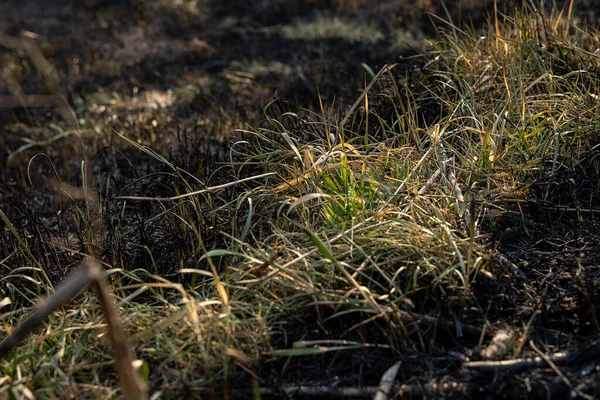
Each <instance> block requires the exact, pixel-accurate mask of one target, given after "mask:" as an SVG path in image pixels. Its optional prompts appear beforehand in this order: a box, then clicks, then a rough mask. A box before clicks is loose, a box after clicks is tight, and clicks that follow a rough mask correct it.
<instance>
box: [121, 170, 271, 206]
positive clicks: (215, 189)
mask: <svg viewBox="0 0 600 400" xmlns="http://www.w3.org/2000/svg"><path fill="white" fill-rule="evenodd" d="M275 174H276V173H275V172H268V173H266V174H261V175H255V176H250V177H248V178H243V179H239V180H237V181H235V182H228V183H224V184H222V185H217V186H210V187H207V188H204V189H202V190H196V191H195V192H189V193H185V194H180V195H179V196H173V197H138V196H117V197H115V198H114V199H115V200H133V201H161V202H167V201H174V200H179V199H185V198H186V197H192V196H196V195H198V194H202V193H210V192H218V191H219V190H223V189H227V188H228V187H231V186H235V185H237V184H239V183H244V182H248V181H253V180H256V179H260V178H266V177H267V176H272V175H275Z"/></svg>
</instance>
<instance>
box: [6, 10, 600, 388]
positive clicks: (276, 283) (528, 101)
mask: <svg viewBox="0 0 600 400" xmlns="http://www.w3.org/2000/svg"><path fill="white" fill-rule="evenodd" d="M521 12H522V13H521ZM521 12H517V13H516V14H515V15H512V16H502V15H500V14H496V15H494V16H493V20H492V21H490V24H489V26H488V28H487V30H485V31H483V32H477V33H474V32H470V31H464V30H462V29H459V28H458V27H456V26H454V25H453V24H452V23H451V22H449V21H443V20H442V21H440V20H438V22H437V23H438V27H439V35H440V39H439V41H438V42H437V43H436V45H435V49H434V50H433V51H432V52H431V53H430V54H428V55H427V56H426V60H427V62H426V64H425V66H424V67H423V69H422V73H421V75H420V76H419V78H417V81H415V82H412V83H413V85H412V87H410V88H409V86H408V85H404V83H403V82H401V81H400V80H399V79H396V80H392V78H393V77H394V76H396V77H398V76H397V75H394V73H395V71H394V70H391V72H389V73H388V70H385V69H384V70H382V72H381V73H380V74H377V76H376V78H375V81H374V84H373V86H372V88H371V89H370V90H368V91H367V90H366V91H365V92H364V93H363V95H362V96H360V98H359V99H358V101H357V107H353V108H352V109H351V110H350V112H349V113H348V114H347V115H345V116H343V119H340V120H339V121H336V120H331V118H329V117H327V118H326V117H324V115H328V114H327V112H325V107H323V110H322V114H321V115H314V114H308V113H304V114H307V115H304V114H302V116H301V115H300V114H301V112H299V113H298V114H291V113H288V114H286V115H281V116H279V117H278V118H277V119H275V118H272V117H266V120H265V123H264V124H263V125H262V127H257V128H254V129H250V128H249V129H247V130H245V131H244V132H243V134H244V137H245V140H244V141H239V142H237V143H234V144H232V147H231V161H230V163H229V164H228V165H225V166H223V168H227V170H228V171H233V172H231V176H230V181H232V182H233V181H237V180H240V179H242V178H244V177H248V176H253V175H259V174H263V173H273V174H272V175H269V176H265V177H263V178H262V179H259V180H257V181H255V182H253V183H252V184H250V183H248V182H245V183H244V184H243V185H235V186H232V187H231V188H228V190H227V191H224V192H215V193H213V192H206V193H201V194H198V195H194V196H187V197H182V198H178V199H176V200H173V201H170V202H161V203H157V204H159V205H156V208H155V210H154V216H153V217H152V219H150V220H148V221H146V223H148V224H165V225H168V226H169V227H170V228H172V230H173V231H176V232H178V234H179V237H181V238H185V240H181V241H180V242H178V243H177V246H178V248H179V249H180V253H179V254H180V259H178V260H173V264H174V265H173V271H174V272H173V273H172V274H171V275H169V276H160V273H159V271H158V269H157V267H156V264H155V263H154V260H155V258H156V257H157V256H160V255H159V254H152V253H151V252H150V250H149V249H147V251H148V252H149V259H150V260H151V261H150V262H149V265H136V266H130V265H119V264H118V263H115V265H113V264H111V263H109V262H106V263H105V267H106V269H107V274H108V275H109V276H110V282H111V283H112V284H113V286H114V288H115V292H116V295H117V299H116V301H117V303H118V305H119V307H120V312H121V315H122V318H123V320H124V322H125V324H126V326H127V328H128V331H129V334H130V335H131V337H130V339H131V342H132V343H133V345H134V347H135V349H136V353H137V355H138V357H139V358H140V359H141V360H143V361H144V362H145V363H147V364H146V365H147V366H148V370H147V373H146V375H147V379H148V381H149V383H150V389H151V391H152V393H160V394H162V395H164V396H166V397H169V396H172V397H176V396H177V395H178V394H181V393H192V394H193V395H198V396H200V395H201V394H202V393H206V392H211V393H213V392H214V391H219V390H223V387H224V385H225V383H226V382H227V381H228V380H229V379H231V378H232V377H233V376H236V374H239V373H241V372H242V371H245V372H247V373H248V375H247V376H253V375H257V374H258V372H257V371H258V370H257V361H258V360H259V359H260V358H261V356H264V355H269V356H270V357H283V356H302V355H310V354H315V353H317V354H320V353H323V352H328V351H341V350H347V348H346V347H348V348H351V349H354V348H360V346H354V345H353V346H341V347H344V349H341V347H340V346H339V342H331V343H330V345H328V344H327V343H325V344H324V343H318V345H315V346H302V345H300V344H302V343H304V342H301V340H302V337H299V336H295V334H296V333H297V331H298V329H297V327H298V326H304V325H307V324H312V325H314V326H319V327H325V328H327V327H329V331H328V332H329V333H330V336H331V337H332V338H334V339H336V340H345V339H346V338H348V337H353V338H356V337H357V335H355V336H353V335H354V334H356V332H360V335H362V336H361V337H363V338H364V340H365V343H363V345H364V344H370V345H374V344H376V345H381V346H386V348H390V349H391V351H399V350H400V349H399V347H398V341H397V339H398V337H402V338H408V339H409V340H415V341H416V340H421V339H420V334H421V331H420V329H421V327H420V325H417V324H414V323H412V322H414V320H412V321H411V320H409V319H408V317H407V315H408V314H407V313H413V312H414V313H422V314H423V315H427V314H428V313H430V312H431V313H433V312H434V311H433V310H432V309H431V308H427V307H425V306H424V305H421V304H416V305H415V303H414V302H415V300H418V301H422V302H425V301H430V300H431V299H433V300H434V301H439V299H441V298H442V296H445V297H444V298H448V296H449V295H453V296H459V297H460V296H462V297H468V296H469V295H470V290H471V287H472V284H473V282H474V281H476V280H477V279H480V278H481V274H482V272H484V273H485V274H486V276H493V275H494V274H495V273H496V271H495V265H494V264H493V263H492V262H491V259H492V257H491V256H492V253H493V250H492V249H491V248H490V247H489V246H488V243H487V241H486V240H487V233H486V232H485V231H482V229H481V226H482V224H483V222H486V221H488V222H489V220H490V219H492V216H491V214H492V211H493V212H502V211H504V210H512V209H514V207H515V204H517V207H518V202H519V201H520V200H521V198H522V197H523V192H524V191H529V190H533V188H532V186H533V185H532V184H533V183H534V182H538V186H537V189H536V190H538V191H540V192H539V194H541V195H543V194H544V193H547V190H549V189H548V188H547V187H546V186H544V185H539V184H540V183H544V182H548V181H559V180H561V179H566V177H568V176H569V173H570V172H571V171H574V170H576V169H578V168H588V167H591V168H596V171H597V170H598V169H597V164H594V163H597V161H595V159H596V158H595V157H590V154H591V153H590V152H592V151H593V149H596V148H597V139H596V137H597V131H598V128H599V124H598V118H597V116H598V106H599V105H600V100H599V98H598V95H599V94H598V89H599V79H598V63H599V61H600V56H599V55H598V48H597V33H596V32H594V31H591V32H588V31H585V30H583V29H580V28H578V27H577V26H576V25H575V24H574V23H573V21H568V20H565V18H566V16H565V15H564V14H560V15H559V14H558V13H555V14H553V15H546V16H545V17H544V19H542V18H541V16H540V15H538V14H532V13H531V11H527V10H525V11H521ZM294 32H296V33H295V34H298V32H297V28H296V27H295V28H294ZM328 32H329V31H325V33H323V35H328V34H329V33H328ZM371 39H373V40H376V39H377V36H376V35H375V36H372V37H371ZM390 93H391V95H390ZM380 95H381V96H384V95H385V96H386V98H388V99H390V101H391V102H392V109H393V111H394V112H393V113H391V115H393V118H391V120H383V119H381V118H382V117H380V116H379V114H378V110H377V109H376V108H374V106H372V105H370V104H371V103H374V102H375V100H376V99H377V97H378V96H380ZM265 115H266V116H267V115H270V109H269V108H268V107H267V108H266V109H265ZM375 121H377V123H378V124H375V123H374V122H375ZM121 138H122V139H124V140H125V141H126V142H127V143H128V144H129V145H130V146H131V147H132V148H134V149H136V151H140V152H143V153H145V154H146V155H147V156H148V157H151V158H152V159H154V160H155V161H157V162H160V163H161V164H162V165H163V166H164V167H165V170H166V171H167V172H166V173H165V174H169V177H170V178H171V179H172V183H173V186H174V187H176V194H175V196H177V195H184V196H185V195H186V193H191V192H194V191H197V190H198V189H197V188H198V187H200V188H202V187H203V185H205V182H200V181H199V180H198V179H197V178H196V177H195V176H194V175H193V174H192V173H191V172H189V171H185V170H184V169H182V168H180V167H178V166H177V165H175V164H174V163H173V162H171V161H168V160H167V158H166V157H164V156H163V155H161V153H160V149H158V148H155V149H150V148H148V147H145V146H142V145H140V144H139V143H137V142H135V141H133V140H130V139H128V138H127V134H126V132H124V133H123V135H121ZM594 146H596V147H594ZM82 175H83V176H82V181H83V182H85V179H83V178H85V170H83V169H82ZM83 190H84V191H86V190H89V187H86V186H85V184H84V185H83ZM545 191H546V192H545ZM139 195H140V196H144V195H145V194H144V193H140V194H139ZM102 201H105V202H110V201H115V202H116V205H117V206H118V207H119V209H120V212H121V213H125V212H128V211H129V210H130V208H128V207H132V206H131V204H132V203H131V201H133V200H118V199H117V200H114V199H103V200H102ZM590 202H591V200H590ZM81 204H82V205H81V206H80V207H79V208H77V213H76V219H77V222H78V226H80V227H81V232H80V235H79V236H80V239H79V240H80V243H81V244H82V249H81V253H82V254H83V253H87V254H89V253H92V251H91V249H90V248H89V247H90V246H92V245H93V246H99V247H104V248H109V247H110V246H111V243H110V241H109V240H108V239H107V234H106V233H105V231H103V229H105V228H104V227H102V226H101V225H99V224H98V222H97V221H96V220H95V219H94V218H97V217H93V215H94V213H93V212H92V211H91V210H90V208H89V207H90V206H94V207H98V206H99V205H98V204H97V203H94V204H91V203H89V202H84V203H81ZM100 209H103V210H106V209H107V208H106V207H100ZM0 217H2V219H3V222H4V225H5V226H6V227H7V229H6V230H7V232H8V233H7V235H11V237H12V238H13V240H14V242H15V243H16V244H17V245H18V247H16V248H15V253H13V254H15V257H16V255H20V257H19V258H18V260H19V262H18V263H15V262H13V261H12V260H11V257H9V258H7V259H5V260H0V267H1V268H2V269H3V270H4V272H3V274H4V275H3V278H2V279H3V282H5V285H3V286H2V292H1V294H2V296H3V297H7V298H9V299H11V300H12V302H13V303H16V304H20V305H26V306H30V305H32V304H33V303H34V302H35V301H36V299H37V298H38V297H39V296H40V295H42V294H43V293H44V292H47V291H51V290H52V287H51V284H50V281H51V280H50V279H48V278H47V276H45V272H44V271H45V270H46V268H48V266H47V265H46V261H45V260H38V259H36V258H35V256H34V255H33V254H31V252H29V251H28V241H27V238H24V237H22V236H21V235H20V233H19V232H18V231H17V230H16V229H14V227H13V226H14V224H15V223H16V222H15V221H8V219H7V218H5V216H4V214H3V213H2V214H0ZM132 230H133V228H131V227H123V228H122V229H121V230H120V235H119V236H117V237H112V240H126V238H127V235H128V234H129V233H131V231H132ZM208 231H210V232H211V235H212V236H210V237H211V241H208V239H209V238H208V236H209V235H207V233H206V232H208ZM215 235H216V236H218V237H219V240H212V238H214V236H215ZM86 245H87V246H88V248H86V247H85V246H86ZM98 254H99V253H98ZM112 261H116V260H112ZM24 315H25V311H24V310H13V311H8V312H7V313H6V314H3V316H2V317H3V322H4V329H5V331H8V330H9V326H10V325H15V324H16V323H17V322H18V321H19V320H20V319H21V318H22V317H23V316H24ZM411 315H412V314H411ZM445 317H447V316H445ZM457 318H458V317H457ZM342 319H343V320H344V321H348V320H349V319H350V321H351V323H349V324H347V325H345V328H344V329H340V328H339V327H338V326H337V325H335V322H337V321H339V320H342ZM484 324H485V321H484V320H483V316H482V321H480V325H484ZM340 325H341V324H340ZM363 327H369V328H372V329H373V330H374V331H377V332H383V333H384V335H383V336H382V335H375V334H373V336H369V335H366V334H365V332H369V330H368V329H365V330H361V329H362V328H363ZM325 328H324V329H325ZM104 332H105V327H104V326H103V324H102V319H101V316H100V312H99V308H98V305H97V304H96V302H95V301H94V300H93V298H91V297H88V296H83V298H82V299H80V300H78V301H77V302H76V303H75V304H73V305H72V307H70V308H68V309H65V310H63V311H61V312H58V313H56V314H54V315H53V317H52V318H51V319H50V320H49V321H48V324H47V326H46V328H45V329H44V330H43V331H42V332H38V334H37V335H36V337H32V338H29V339H28V340H27V341H26V342H25V343H24V344H23V345H22V347H20V348H19V349H18V350H17V351H16V352H15V353H14V354H13V358H12V359H5V360H2V361H1V363H0V369H1V371H2V375H3V377H2V378H1V379H2V386H1V387H0V393H3V395H7V396H8V395H9V393H10V394H11V395H12V396H14V397H15V398H22V397H26V396H28V395H29V393H31V392H32V393H35V394H36V395H37V396H41V397H61V396H62V394H64V393H71V394H73V395H76V396H88V395H89V396H98V397H104V396H106V397H110V396H115V395H116V394H117V393H118V389H117V387H118V384H117V381H116V378H115V377H114V375H113V372H112V369H111V368H110V364H111V362H112V357H111V355H110V352H109V351H108V347H107V346H106V345H105V344H104V343H103V340H104V339H103V336H104ZM381 337H386V338H387V339H386V340H384V341H383V342H382V339H381ZM415 337H418V338H419V339H416V338H415ZM371 340H373V341H376V340H378V341H380V342H377V343H367V342H370V341H371ZM298 343H300V344H298ZM421 345H422V344H421ZM260 378H262V377H261V376H258V377H256V378H254V379H256V380H257V382H260ZM265 384H267V383H265ZM249 389H250V388H249Z"/></svg>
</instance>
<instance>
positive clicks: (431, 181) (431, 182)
mask: <svg viewBox="0 0 600 400" xmlns="http://www.w3.org/2000/svg"><path fill="white" fill-rule="evenodd" d="M449 163H450V161H449V160H446V161H443V162H442V166H441V167H440V168H438V169H436V170H435V172H434V173H433V175H431V177H430V178H429V179H428V180H427V182H426V183H425V185H423V187H421V189H419V191H418V192H417V194H418V195H419V196H422V195H424V194H425V193H427V192H428V191H429V189H431V187H432V186H433V185H434V184H435V183H436V182H437V181H439V180H440V177H441V176H442V174H444V173H445V172H446V166H447V165H448V164H449ZM409 208H410V204H408V205H407V206H406V207H404V209H403V210H402V212H403V213H407V212H408V209H409Z"/></svg>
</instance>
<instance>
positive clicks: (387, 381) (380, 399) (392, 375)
mask: <svg viewBox="0 0 600 400" xmlns="http://www.w3.org/2000/svg"><path fill="white" fill-rule="evenodd" d="M400 365H402V361H398V362H397V363H396V364H394V365H392V366H391V367H390V368H388V370H387V371H385V373H384V374H383V376H382V377H381V381H380V382H379V390H377V393H375V396H374V397H373V400H388V399H389V398H390V391H391V390H392V386H393V385H394V381H395V380H396V375H397V374H398V370H399V369H400Z"/></svg>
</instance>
